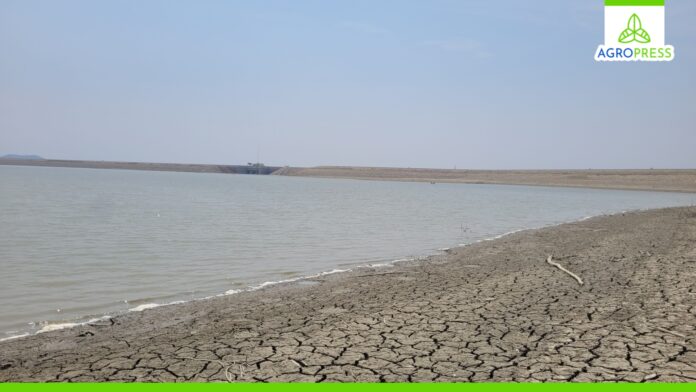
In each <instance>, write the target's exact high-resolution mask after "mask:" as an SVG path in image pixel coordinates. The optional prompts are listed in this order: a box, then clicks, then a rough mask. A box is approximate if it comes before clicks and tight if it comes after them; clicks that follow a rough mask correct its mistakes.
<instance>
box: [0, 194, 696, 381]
mask: <svg viewBox="0 0 696 392" xmlns="http://www.w3.org/2000/svg"><path fill="white" fill-rule="evenodd" d="M548 255H553V257H554V260H555V261H557V262H558V263H560V264H561V265H562V266H563V267H565V268H567V269H568V270H569V271H572V272H573V273H575V274H577V275H578V276H580V277H581V278H582V279H583V280H584V285H579V284H578V283H577V282H576V281H575V280H574V279H573V278H572V277H571V276H570V275H568V274H566V273H565V272H563V271H561V270H560V269H558V268H556V267H554V266H552V265H549V264H547V263H546V258H547V256H548ZM695 326H696V208H694V207H690V208H675V209H664V210H653V211H647V212H638V213H627V214H619V215H615V216H609V217H600V218H593V219H590V220H586V221H582V222H577V223H572V224H565V225H561V226H557V227H553V228H545V229H540V230H531V231H526V232H521V233H517V234H513V235H509V236H506V237H504V238H501V239H498V240H495V241H487V242H482V243H479V244H475V245H471V246H467V247H463V248H457V249H453V250H451V251H448V253H447V254H445V255H441V256H435V257H431V258H429V259H427V260H424V261H421V262H419V263H410V264H402V265H398V266H395V267H391V268H381V269H368V268H365V269H359V270H356V271H354V272H351V273H346V274H337V275H331V276H325V277H322V278H320V279H314V280H307V281H304V282H301V283H300V284H289V285H282V286H276V287H272V288H269V289H265V290H260V291H257V292H250V293H242V294H238V295H232V296H228V297H222V298H218V299H213V300H206V301H198V302H192V303H187V304H182V305H173V306H168V307H162V308H157V309H151V310H148V311H145V312H142V313H131V314H128V315H124V316H120V317H117V318H114V319H111V320H107V321H104V322H101V323H98V324H92V325H87V326H83V327H78V328H73V329H68V330H62V331H55V332H49V333H44V334H40V335H36V336H31V337H26V338H22V339H17V340H13V341H6V342H2V343H0V380H2V381H221V382H226V381H309V382H332V381H334V382H335V381H374V382H378V381H386V382H390V381H574V382H581V381H632V382H644V381H653V382H654V381H658V382H660V381H663V382H664V381H687V382H688V381H691V382H693V381H696V337H695V334H694V332H695Z"/></svg>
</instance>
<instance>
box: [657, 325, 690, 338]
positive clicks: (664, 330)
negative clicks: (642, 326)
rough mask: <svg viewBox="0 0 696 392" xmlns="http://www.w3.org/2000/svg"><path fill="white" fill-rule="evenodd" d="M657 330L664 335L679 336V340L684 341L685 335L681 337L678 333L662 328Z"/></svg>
mask: <svg viewBox="0 0 696 392" xmlns="http://www.w3.org/2000/svg"><path fill="white" fill-rule="evenodd" d="M657 329H658V330H660V331H662V332H666V333H668V334H671V335H674V336H679V337H680V338H684V339H686V335H682V334H680V333H679V332H674V331H670V330H669V329H667V328H662V327H657Z"/></svg>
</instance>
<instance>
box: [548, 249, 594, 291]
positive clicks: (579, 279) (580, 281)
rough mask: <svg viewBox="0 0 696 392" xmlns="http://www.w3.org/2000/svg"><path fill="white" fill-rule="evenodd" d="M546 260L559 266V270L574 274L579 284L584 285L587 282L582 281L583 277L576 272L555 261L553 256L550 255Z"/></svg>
mask: <svg viewBox="0 0 696 392" xmlns="http://www.w3.org/2000/svg"><path fill="white" fill-rule="evenodd" d="M546 262H547V263H549V264H551V265H553V266H554V267H556V268H558V269H559V270H561V271H563V272H565V273H566V274H568V275H570V276H572V277H573V278H575V280H577V281H578V284H579V285H580V286H582V285H583V284H585V282H583V281H582V278H580V277H579V276H577V275H575V274H574V273H572V272H570V271H568V270H567V269H565V268H563V266H562V265H560V264H558V263H556V262H555V261H553V256H549V258H548V259H546Z"/></svg>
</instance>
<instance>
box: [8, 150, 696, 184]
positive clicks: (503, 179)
mask: <svg viewBox="0 0 696 392" xmlns="http://www.w3.org/2000/svg"><path fill="white" fill-rule="evenodd" d="M0 165H8V166H43V167H64V168H88V169H123V170H145V171H171V172H189V173H219V174H246V175H257V174H260V175H274V176H289V177H310V178H332V179H350V180H372V181H398V182H427V183H435V184H437V183H448V184H491V185H524V186H546V187H568V188H588V189H614V190H630V191H654V192H676V193H696V169H568V170H465V169H418V168H386V167H357V166H318V167H304V168H303V167H289V166H285V167H280V166H264V165H263V164H259V163H256V164H247V165H213V164H185V163H149V162H117V161H79V160H55V159H39V160H33V159H7V158H4V159H0Z"/></svg>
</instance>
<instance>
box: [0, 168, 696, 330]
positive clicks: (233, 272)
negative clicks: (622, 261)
mask: <svg viewBox="0 0 696 392" xmlns="http://www.w3.org/2000/svg"><path fill="white" fill-rule="evenodd" d="M695 203H696V195H693V194H680V193H664V192H639V191H615V190H595V189H580V188H547V187H527V186H507V185H468V184H439V183H438V184H434V185H433V184H429V183H405V182H378V181H355V180H338V179H336V180H334V179H315V178H296V177H283V176H251V175H230V174H200V173H173V172H148V171H125V170H95V169H67V168H49V167H20V166H0V339H2V338H7V337H11V336H16V335H20V334H25V333H33V332H37V331H40V330H42V329H43V330H50V329H52V328H54V327H55V326H56V325H59V324H64V323H73V322H82V321H86V320H90V319H93V318H97V317H101V316H104V315H115V314H118V313H120V312H126V311H129V310H134V309H135V310H140V309H145V308H147V307H151V306H154V304H166V303H171V302H175V301H186V300H191V299H198V298H204V297H208V296H214V295H218V294H224V293H234V292H235V291H236V290H244V289H248V288H250V287H254V286H258V285H260V284H263V283H265V282H275V281H281V280H287V279H294V278H298V277H302V276H307V275H312V274H316V273H321V272H325V271H332V270H336V269H350V268H353V267H355V266H359V265H367V264H381V263H389V262H391V261H394V260H398V259H405V258H413V257H419V256H424V255H428V254H432V253H435V252H437V250H438V249H440V248H443V247H451V246H456V245H460V244H468V243H472V242H475V241H478V240H482V239H486V238H491V237H494V236H497V235H501V234H504V233H507V232H511V231H515V230H519V229H525V228H537V227H542V226H547V225H552V224H558V223H562V222H567V221H572V220H577V219H581V218H584V217H588V216H594V215H599V214H610V213H616V212H621V211H625V210H634V209H646V208H657V207H667V206H683V205H693V204H695Z"/></svg>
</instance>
